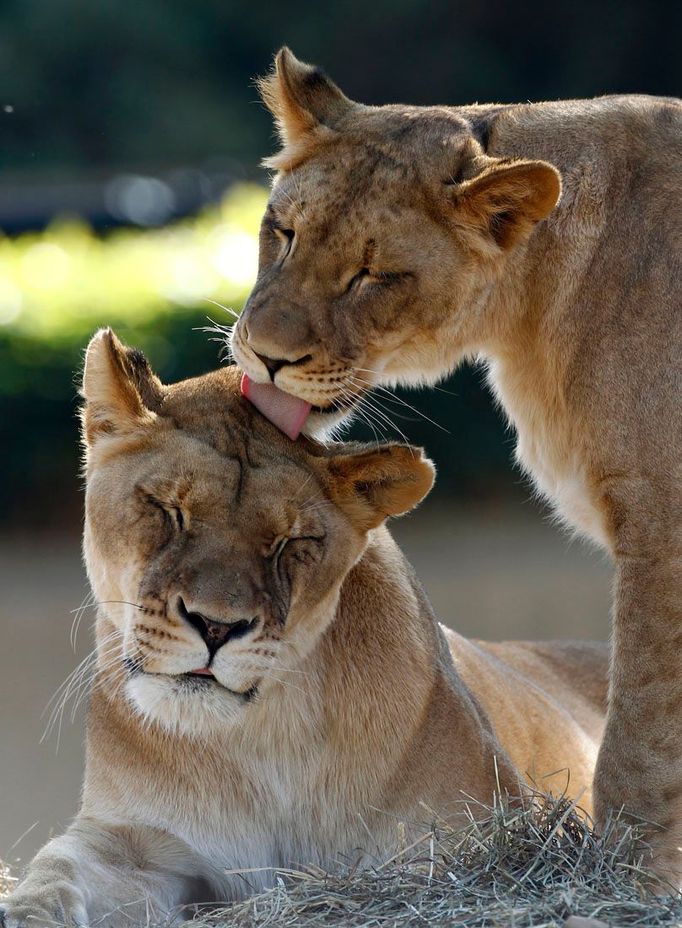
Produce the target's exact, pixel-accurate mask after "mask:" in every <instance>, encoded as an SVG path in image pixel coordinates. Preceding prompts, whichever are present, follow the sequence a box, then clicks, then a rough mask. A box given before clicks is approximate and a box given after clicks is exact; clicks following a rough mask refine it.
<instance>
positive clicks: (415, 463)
mask: <svg viewBox="0 0 682 928" xmlns="http://www.w3.org/2000/svg"><path fill="white" fill-rule="evenodd" d="M348 447H349V450H348V451H347V452H346V453H343V454H337V455H335V456H334V457H332V458H330V459H329V461H328V464H327V466H328V472H329V476H330V478H331V490H332V494H333V496H334V499H335V501H336V503H337V505H338V506H339V507H340V508H341V509H342V510H343V511H344V512H345V513H346V515H347V516H348V517H349V518H350V520H351V522H352V523H353V524H354V525H355V526H356V528H358V529H359V530H360V531H368V530H369V529H371V528H375V527H376V526H377V525H380V524H381V523H382V522H383V521H384V519H386V518H387V516H399V515H403V513H405V512H409V511H410V509H414V507H415V506H416V505H417V504H418V503H420V502H421V501H422V500H423V499H424V497H425V496H426V495H427V493H428V492H429V490H430V489H431V487H432V486H433V481H434V478H435V474H436V469H435V467H434V466H433V464H432V462H431V461H430V460H429V459H428V458H427V457H425V456H424V452H423V450H422V449H421V448H414V447H412V446H411V445H399V444H391V445H382V446H379V447H378V448H372V449H368V448H366V447H365V446H360V450H355V449H356V448H357V446H353V445H351V446H348ZM350 449H352V450H350Z"/></svg>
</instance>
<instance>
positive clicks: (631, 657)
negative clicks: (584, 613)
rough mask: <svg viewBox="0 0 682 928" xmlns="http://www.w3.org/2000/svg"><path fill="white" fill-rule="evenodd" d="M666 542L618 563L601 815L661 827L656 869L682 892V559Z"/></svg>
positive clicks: (656, 831) (652, 834)
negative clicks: (623, 816) (619, 815)
mask: <svg viewBox="0 0 682 928" xmlns="http://www.w3.org/2000/svg"><path fill="white" fill-rule="evenodd" d="M665 534H666V533H665V532H662V535H665ZM674 535H675V529H674V527H673V531H672V536H673V537H674ZM668 537H669V538H670V536H668ZM663 540H664V539H663V538H661V537H659V550H658V551H656V552H655V553H654V552H653V551H652V550H651V548H649V551H647V548H646V546H642V548H643V550H644V553H641V554H634V553H632V550H630V551H628V552H627V553H626V554H621V555H619V556H618V559H617V566H616V591H615V592H616V598H615V607H614V632H613V658H612V672H611V687H610V694H609V711H608V717H607V725H606V731H605V734H604V740H603V743H602V747H601V750H600V753H599V759H598V762H597V772H596V777H595V800H596V803H595V807H596V812H597V817H598V820H599V821H600V822H602V823H603V822H604V820H605V819H606V817H607V815H608V814H613V813H617V812H618V811H619V810H620V809H621V808H624V809H625V812H626V813H628V814H629V815H631V816H633V817H635V818H641V819H643V820H645V821H646V822H648V823H655V824H653V825H649V826H646V827H645V831H646V833H647V840H648V842H650V843H651V846H652V852H653V853H652V861H651V862H652V864H653V866H654V868H655V870H656V871H657V872H658V873H659V875H660V876H661V877H662V878H663V879H666V880H671V881H672V882H673V883H674V884H676V885H677V884H679V883H680V881H681V880H682V850H681V848H682V554H678V555H677V556H671V555H670V547H671V546H670V545H669V544H664V543H663ZM640 550H642V549H640ZM663 552H665V553H663Z"/></svg>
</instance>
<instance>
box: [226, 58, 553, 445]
mask: <svg viewBox="0 0 682 928" xmlns="http://www.w3.org/2000/svg"><path fill="white" fill-rule="evenodd" d="M262 91H263V96H264V99H265V101H266V103H267V104H268V106H269V107H270V108H271V110H272V111H273V113H274V114H275V117H276V119H277V122H278V125H279V128H280V133H281V135H282V139H283V142H284V149H283V151H282V152H281V153H280V154H279V155H277V156H275V158H273V159H271V163H272V164H273V166H275V167H277V168H279V174H278V176H277V178H276V180H275V183H274V186H273V190H272V194H271V197H270V201H269V204H268V208H267V211H266V214H265V217H264V219H263V224H262V228H261V240H260V264H259V272H258V278H257V281H256V285H255V287H254V290H253V292H252V294H251V296H250V298H249V300H248V302H247V305H246V307H245V309H244V312H243V313H242V316H241V318H240V320H239V322H238V323H237V325H236V326H235V328H234V330H233V335H232V342H231V344H232V349H233V353H234V357H235V360H236V361H237V363H238V364H240V366H242V367H243V368H244V370H245V371H246V372H247V373H248V374H249V376H250V377H251V378H252V379H253V380H255V381H260V382H264V381H267V380H269V379H272V380H273V381H274V382H275V383H276V384H277V386H279V387H280V388H281V389H282V390H284V391H286V392H288V393H292V394H294V395H296V396H298V397H300V398H302V399H304V400H306V401H307V402H309V403H311V404H312V405H313V407H314V413H315V414H314V415H313V416H311V418H310V419H309V427H308V430H309V431H310V430H311V429H312V430H313V431H315V430H318V429H320V428H321V427H323V426H324V425H329V424H332V423H333V422H334V421H335V420H337V419H339V418H340V417H342V416H343V415H345V414H346V413H347V412H348V410H349V408H351V407H352V406H353V405H355V403H357V401H358V400H359V398H360V397H361V396H362V394H363V393H364V392H365V391H366V390H368V389H369V388H371V386H372V385H374V384H375V383H378V382H381V383H388V384H395V383H398V382H405V383H414V382H422V383H423V382H428V381H431V380H434V379H436V378H437V377H439V376H442V375H443V374H444V373H445V372H447V370H448V369H450V368H451V367H452V366H453V365H454V363H455V362H456V360H457V359H458V358H459V356H461V354H462V352H464V351H475V350H477V349H478V348H479V346H480V345H481V343H482V342H483V340H484V339H485V337H486V335H488V334H489V333H490V329H491V326H493V327H494V326H495V325H498V324H499V320H490V319H488V318H487V317H486V314H485V302H486V297H487V295H488V292H489V290H490V287H491V285H492V284H493V283H494V282H495V281H496V280H497V279H498V278H499V276H500V275H501V274H502V273H503V271H504V267H505V265H506V262H507V260H508V258H509V256H510V254H511V253H512V252H513V250H514V249H515V248H516V247H518V246H520V245H522V244H523V242H524V241H525V240H526V239H527V238H528V236H529V235H530V234H531V231H532V229H533V227H534V225H535V223H536V222H538V221H539V220H540V219H543V218H544V217H545V216H546V215H547V214H548V213H549V212H550V211H551V209H552V208H553V207H554V205H555V203H556V201H557V198H558V196H559V192H560V182H559V176H558V173H557V171H556V170H555V169H554V168H553V167H552V166H551V165H548V164H545V163H543V162H529V161H528V162H526V161H519V162H509V161H507V160H503V161H500V160H498V159H493V158H488V157H487V156H486V155H485V154H484V153H483V150H482V148H481V146H480V145H479V144H478V142H477V141H476V140H475V139H474V138H473V136H472V132H471V128H470V126H469V124H468V123H467V122H466V121H465V120H464V119H463V118H461V117H460V116H458V115H457V113H456V112H455V111H453V110H448V109H447V108H445V107H434V108H430V109H428V108H419V107H407V106H386V107H364V106H360V105H359V104H355V103H352V102H351V101H350V100H348V99H347V98H346V97H345V96H344V95H343V94H342V93H341V91H340V90H339V89H338V88H337V87H336V86H335V85H334V84H332V83H331V81H329V80H328V79H327V78H326V77H324V75H322V74H321V73H320V72H319V71H317V70H316V69H313V68H310V67H309V66H307V65H304V64H302V63H301V62H298V61H297V60H296V59H295V58H294V57H293V56H292V55H291V53H290V52H286V51H284V52H281V53H280V55H279V56H278V58H277V61H276V71H275V73H274V74H273V75H272V76H271V77H270V78H268V79H266V80H265V81H264V82H263V83H262Z"/></svg>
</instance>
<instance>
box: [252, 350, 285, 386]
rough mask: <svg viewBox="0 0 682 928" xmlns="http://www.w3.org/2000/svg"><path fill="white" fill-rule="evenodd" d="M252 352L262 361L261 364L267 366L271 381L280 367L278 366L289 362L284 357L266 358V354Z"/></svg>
mask: <svg viewBox="0 0 682 928" xmlns="http://www.w3.org/2000/svg"><path fill="white" fill-rule="evenodd" d="M254 354H255V355H256V357H257V358H258V360H259V361H262V362H263V364H264V365H265V366H266V367H267V369H268V371H269V372H270V380H272V381H274V379H275V374H276V373H277V371H278V370H279V369H280V367H284V365H285V364H288V363H289V362H288V361H287V360H286V358H268V357H267V355H264V354H258V352H257V351H254Z"/></svg>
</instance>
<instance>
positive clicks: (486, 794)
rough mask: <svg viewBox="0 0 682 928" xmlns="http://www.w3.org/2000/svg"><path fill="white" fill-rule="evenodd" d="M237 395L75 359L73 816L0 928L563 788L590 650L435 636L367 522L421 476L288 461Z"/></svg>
mask: <svg viewBox="0 0 682 928" xmlns="http://www.w3.org/2000/svg"><path fill="white" fill-rule="evenodd" d="M238 380H239V378H238V371H237V369H236V368H231V369H224V370H220V371H216V372H214V373H211V374H207V375H206V376H204V377H199V378H197V379H194V380H187V381H184V382H182V383H178V384H175V385H173V386H163V385H162V384H161V383H160V382H159V380H158V379H157V378H156V377H155V375H154V374H153V373H152V372H151V370H150V369H149V367H148V365H147V363H146V361H145V359H144V357H143V356H142V355H141V354H140V353H139V352H137V351H132V350H130V349H126V348H124V347H123V346H122V345H121V344H120V342H119V341H118V340H117V339H116V337H115V335H114V334H113V333H112V332H111V331H104V332H100V333H98V334H97V335H96V336H95V337H94V339H93V340H92V342H91V344H90V346H89V349H88V353H87V359H86V367H85V374H84V381H83V395H84V397H85V405H84V410H83V431H84V440H85V445H86V453H87V464H86V468H87V496H86V523H85V544H84V548H85V557H86V561H87V568H88V574H89V577H90V581H91V584H92V588H93V590H94V592H95V595H96V597H97V599H98V601H99V612H98V621H97V641H98V649H99V664H98V673H97V677H96V680H95V683H94V687H93V691H92V698H91V705H90V712H89V724H88V738H87V762H86V775H85V786H84V791H83V803H82V808H81V811H80V813H79V814H78V817H77V818H76V821H75V822H74V824H73V825H72V826H71V828H70V829H69V830H68V831H67V833H66V834H65V835H63V836H62V837H59V838H56V839H55V840H53V841H51V842H50V843H49V844H48V845H47V846H46V847H45V848H44V849H43V850H42V851H41V852H40V853H39V854H38V855H37V857H36V858H35V860H34V861H33V863H32V864H31V866H30V868H29V871H28V875H27V877H26V879H25V881H24V882H23V883H22V884H21V885H20V886H19V888H18V889H17V891H16V892H15V893H14V894H13V895H12V896H11V897H10V898H9V900H8V901H6V902H5V905H4V921H5V925H6V928H16V926H18V925H22V926H24V925H26V924H27V922H28V920H29V918H30V925H31V928H41V926H48V925H52V924H53V923H54V921H55V920H57V921H58V922H62V921H66V922H68V923H69V924H72V923H73V924H79V925H85V924H88V923H90V924H92V923H97V924H102V922H100V921H99V920H100V919H102V918H103V919H104V924H106V925H130V924H135V923H137V920H138V919H141V920H142V921H146V920H147V919H148V918H151V919H152V920H154V919H155V918H161V917H162V916H164V915H166V914H168V912H169V911H170V910H171V909H174V907H177V906H183V905H187V904H192V903H197V902H201V901H215V900H227V899H234V898H235V897H239V896H242V895H244V894H245V893H247V892H248V891H250V890H252V889H257V888H260V887H263V886H265V885H267V884H268V883H269V882H270V881H271V880H272V877H273V873H272V869H271V868H277V867H287V866H291V865H297V864H305V863H311V862H314V863H317V864H320V865H321V866H324V867H331V866H333V864H334V861H336V860H338V859H340V858H345V859H349V858H351V859H360V860H361V859H362V853H361V849H362V848H367V851H368V852H370V853H371V854H372V855H373V858H374V859H376V855H381V854H387V853H388V852H389V851H390V849H391V847H392V845H394V842H395V837H396V831H397V823H398V822H403V823H405V827H406V828H407V830H408V831H414V830H415V829H417V828H421V827H423V824H424V822H425V821H428V820H429V819H430V818H431V817H432V816H433V815H438V816H440V817H442V818H445V819H448V820H450V821H451V822H453V823H454V824H457V823H458V822H460V821H464V820H465V815H466V809H465V806H466V801H467V800H473V801H474V803H476V802H477V801H480V802H482V803H490V802H491V801H492V799H493V796H494V794H495V793H496V792H497V791H498V790H499V789H502V790H506V791H508V792H510V793H511V794H513V795H518V794H519V790H520V783H519V777H520V775H521V774H527V775H528V776H529V777H531V778H532V779H533V780H534V782H535V783H536V784H538V785H540V786H543V787H548V788H552V789H555V790H557V791H558V790H562V789H563V788H564V787H567V789H568V792H569V794H570V795H578V794H579V793H580V791H582V790H583V789H585V788H587V789H589V784H590V781H591V778H592V774H593V765H594V761H595V757H596V751H597V745H598V742H599V738H600V735H601V731H602V725H603V720H604V712H605V695H606V676H607V654H606V648H605V647H602V646H600V645H589V644H581V645H578V644H568V643H563V644H561V643H555V644H530V643H510V644H482V643H474V642H470V641H466V640H465V639H463V638H461V637H460V636H459V635H457V634H455V633H454V632H450V631H447V630H445V629H442V628H441V627H440V626H439V625H438V624H437V622H436V620H435V618H434V616H433V614H432V612H431V609H430V608H429V605H428V602H427V600H426V597H425V596H424V593H423V591H422V589H421V587H420V585H419V583H418V581H417V579H416V578H415V577H414V575H413V573H412V571H411V569H410V567H409V565H408V564H407V563H406V561H405V560H404V558H403V557H402V555H401V553H400V551H399V550H398V548H397V547H396V545H395V543H394V542H393V540H392V539H391V537H390V535H389V534H388V532H387V530H386V529H385V528H384V526H383V522H384V520H385V518H386V517H387V516H391V515H399V514H401V513H404V512H406V511H408V510H409V509H412V508H413V507H414V506H416V505H417V503H419V501H420V500H421V499H422V498H423V497H424V496H425V494H426V493H427V492H428V491H429V489H430V487H431V484H432V481H433V467H432V465H431V464H430V462H429V461H428V460H426V459H425V458H424V457H423V455H422V453H421V452H420V451H419V450H418V449H415V448H410V447H405V446H400V445H386V446H383V447H378V448H369V447H361V446H356V445H350V446H348V445H337V446H332V447H331V448H324V447H322V446H321V445H318V444H315V443H314V442H312V441H309V440H307V439H302V440H301V441H300V442H297V443H294V442H291V441H289V440H288V439H286V438H285V437H284V436H283V435H281V433H280V432H278V431H277V429H275V428H274V427H273V426H272V425H271V424H270V423H269V422H267V421H266V420H265V419H264V418H262V417H261V416H260V415H259V414H258V413H257V412H256V411H255V410H254V408H253V407H252V406H250V405H249V403H248V402H247V401H246V400H245V399H242V398H241V397H240V396H239V388H238ZM548 774H553V776H550V777H549V778H545V777H546V775H548ZM569 774H570V775H569ZM586 801H588V797H586V795H583V799H582V802H583V803H585V802H586ZM474 813H475V809H474ZM236 870H241V871H246V872H243V873H242V874H241V875H240V874H238V873H235V871H236Z"/></svg>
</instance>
